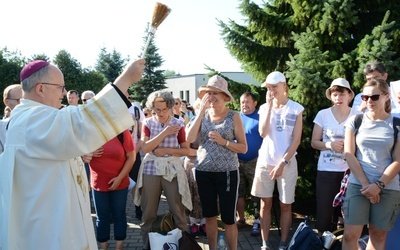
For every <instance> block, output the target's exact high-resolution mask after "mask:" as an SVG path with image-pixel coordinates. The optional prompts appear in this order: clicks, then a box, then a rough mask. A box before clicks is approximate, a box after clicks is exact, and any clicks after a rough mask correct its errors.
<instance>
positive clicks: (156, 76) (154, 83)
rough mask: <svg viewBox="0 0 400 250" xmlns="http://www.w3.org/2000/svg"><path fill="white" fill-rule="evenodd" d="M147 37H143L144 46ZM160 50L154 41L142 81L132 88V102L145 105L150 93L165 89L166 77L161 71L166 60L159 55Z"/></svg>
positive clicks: (148, 51)
mask: <svg viewBox="0 0 400 250" xmlns="http://www.w3.org/2000/svg"><path fill="white" fill-rule="evenodd" d="M146 39H147V31H146V35H145V36H144V37H143V44H145V43H146ZM157 51H158V48H157V47H156V46H155V44H154V39H152V40H151V41H150V44H149V47H148V49H147V53H146V55H145V60H146V67H145V69H144V73H143V77H142V79H141V80H140V81H139V82H138V83H137V84H133V85H132V86H131V87H130V93H131V97H132V100H134V101H138V102H140V103H142V105H143V104H145V103H146V100H147V97H148V96H149V94H150V93H152V92H154V91H157V90H161V89H165V88H166V86H165V78H166V77H165V75H164V74H163V72H164V71H163V70H159V69H158V68H160V67H161V65H162V63H163V62H164V60H163V59H162V57H161V56H160V54H158V52H157Z"/></svg>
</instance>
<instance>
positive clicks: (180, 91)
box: [165, 72, 260, 103]
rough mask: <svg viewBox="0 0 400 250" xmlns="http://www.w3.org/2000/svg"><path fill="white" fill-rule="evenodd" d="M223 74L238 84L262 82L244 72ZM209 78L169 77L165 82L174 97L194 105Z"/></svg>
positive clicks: (203, 76) (200, 76) (201, 75)
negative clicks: (199, 90)
mask: <svg viewBox="0 0 400 250" xmlns="http://www.w3.org/2000/svg"><path fill="white" fill-rule="evenodd" d="M221 74H222V75H224V76H226V77H227V78H229V79H232V80H234V81H236V82H240V83H246V84H253V85H257V86H259V85H260V82H257V81H256V80H254V79H253V78H252V77H251V76H250V75H249V74H246V73H244V72H221ZM208 78H209V77H207V75H206V74H193V75H185V76H173V77H168V78H167V79H166V80H165V82H166V86H167V88H166V89H167V90H168V91H170V92H171V93H172V95H173V96H175V97H179V98H181V99H182V100H186V101H188V102H189V103H194V101H195V100H196V98H197V89H198V88H199V87H200V86H201V85H205V84H207V82H208Z"/></svg>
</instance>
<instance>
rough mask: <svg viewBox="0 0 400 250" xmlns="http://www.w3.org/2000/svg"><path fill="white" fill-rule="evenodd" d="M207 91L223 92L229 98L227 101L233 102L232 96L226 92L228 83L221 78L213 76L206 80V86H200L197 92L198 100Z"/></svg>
mask: <svg viewBox="0 0 400 250" xmlns="http://www.w3.org/2000/svg"><path fill="white" fill-rule="evenodd" d="M207 91H215V92H223V93H225V94H226V95H227V96H229V99H230V100H229V101H230V102H233V101H235V99H233V96H232V95H231V93H230V92H229V90H228V82H227V81H226V80H225V79H224V78H223V77H221V76H219V75H215V76H213V77H211V78H210V79H209V80H208V83H207V85H204V86H201V87H200V88H199V90H198V93H199V98H200V99H201V98H203V96H204V95H205V94H206V92H207Z"/></svg>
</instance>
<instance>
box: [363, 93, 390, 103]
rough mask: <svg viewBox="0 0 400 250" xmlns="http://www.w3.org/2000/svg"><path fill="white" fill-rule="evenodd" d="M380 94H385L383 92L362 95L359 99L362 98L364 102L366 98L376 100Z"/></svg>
mask: <svg viewBox="0 0 400 250" xmlns="http://www.w3.org/2000/svg"><path fill="white" fill-rule="evenodd" d="M381 95H385V94H376V95H362V96H361V100H363V101H364V102H366V101H368V99H371V100H372V101H378V100H379V97H381Z"/></svg>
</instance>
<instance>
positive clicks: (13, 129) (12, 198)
mask: <svg viewBox="0 0 400 250" xmlns="http://www.w3.org/2000/svg"><path fill="white" fill-rule="evenodd" d="M50 66H51V65H50ZM53 67H54V66H53ZM140 75H141V73H140ZM21 78H22V73H21ZM125 80H127V79H125ZM129 80H132V79H129ZM39 84H40V83H39ZM42 85H43V86H36V85H35V86H36V88H37V89H40V90H39V92H40V91H42V90H43V92H46V91H50V87H52V88H53V89H51V91H55V90H56V89H57V87H56V86H45V84H44V83H43V84H42ZM54 85H55V84H54ZM61 87H62V92H63V94H64V92H66V91H65V88H64V86H62V85H61ZM61 87H60V88H61ZM44 88H49V89H48V90H45V89H44ZM60 88H58V89H57V90H58V91H60ZM121 91H122V90H121ZM39 95H40V94H39ZM130 126H132V118H131V116H130V114H129V111H128V109H127V105H126V103H125V102H124V100H123V99H122V97H121V92H120V90H119V89H118V88H117V87H115V86H112V85H110V84H109V85H107V86H106V87H105V88H104V89H103V90H102V91H101V92H100V93H99V94H98V95H96V96H95V97H94V98H93V101H92V102H90V103H89V104H87V105H81V106H79V107H75V106H74V107H73V106H71V107H67V108H64V109H61V110H59V109H57V108H55V107H52V106H49V105H45V104H42V103H40V102H37V101H33V100H28V99H22V100H21V104H20V105H19V106H17V107H16V108H15V109H14V110H13V112H12V115H11V119H10V124H9V127H8V131H7V144H6V147H5V150H4V153H3V154H2V155H1V156H0V249H1V250H16V249H22V250H29V249H32V250H33V249H35V250H36V249H54V250H64V249H65V250H67V249H68V250H81V249H97V243H96V238H95V234H94V228H93V222H92V217H91V214H90V199H89V194H88V191H89V185H88V183H87V178H86V173H85V168H84V165H83V163H82V161H81V159H80V156H81V155H84V154H88V153H89V152H93V151H94V150H95V149H97V148H99V147H100V146H101V145H103V144H104V143H105V142H107V141H108V140H110V139H112V138H114V137H115V136H116V135H117V134H119V133H120V132H122V131H124V130H125V129H127V128H128V127H130Z"/></svg>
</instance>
